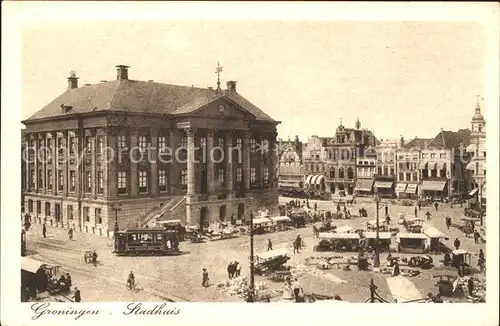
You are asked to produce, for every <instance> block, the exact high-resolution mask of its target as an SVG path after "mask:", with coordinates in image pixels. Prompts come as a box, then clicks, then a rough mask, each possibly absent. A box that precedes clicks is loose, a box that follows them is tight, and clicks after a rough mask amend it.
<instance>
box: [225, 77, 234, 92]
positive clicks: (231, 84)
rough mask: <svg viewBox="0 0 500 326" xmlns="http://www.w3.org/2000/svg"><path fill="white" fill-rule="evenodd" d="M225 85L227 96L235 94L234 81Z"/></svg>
mask: <svg viewBox="0 0 500 326" xmlns="http://www.w3.org/2000/svg"><path fill="white" fill-rule="evenodd" d="M226 85H227V92H228V93H229V94H235V93H236V82H235V81H234V80H229V81H227V82H226Z"/></svg>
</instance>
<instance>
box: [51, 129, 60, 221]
mask: <svg viewBox="0 0 500 326" xmlns="http://www.w3.org/2000/svg"><path fill="white" fill-rule="evenodd" d="M51 136H52V193H53V194H54V195H57V193H58V189H57V165H58V164H59V162H58V161H57V155H56V154H57V133H55V132H52V133H51ZM50 206H51V207H52V206H54V204H51V205H50ZM54 214H55V213H54ZM51 216H52V217H55V215H51Z"/></svg>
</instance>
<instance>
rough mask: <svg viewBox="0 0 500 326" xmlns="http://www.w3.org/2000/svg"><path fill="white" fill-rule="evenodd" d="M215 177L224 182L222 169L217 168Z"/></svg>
mask: <svg viewBox="0 0 500 326" xmlns="http://www.w3.org/2000/svg"><path fill="white" fill-rule="evenodd" d="M217 179H218V180H219V182H220V183H224V169H218V170H217Z"/></svg>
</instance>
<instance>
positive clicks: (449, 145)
mask: <svg viewBox="0 0 500 326" xmlns="http://www.w3.org/2000/svg"><path fill="white" fill-rule="evenodd" d="M470 134H471V132H470V130H468V129H460V130H459V131H456V132H454V131H446V130H443V129H441V131H440V132H439V133H438V134H437V135H436V137H434V138H433V139H432V140H431V141H430V142H429V143H428V144H427V146H426V148H425V149H423V150H422V153H421V160H420V164H419V170H420V172H421V180H422V186H421V192H420V194H421V195H422V196H426V197H434V198H441V197H443V198H446V197H452V196H464V195H466V194H467V192H468V190H469V189H470V188H471V184H470V173H469V172H468V171H467V170H466V164H467V162H468V161H469V158H468V155H467V153H466V147H467V146H468V144H469V143H470Z"/></svg>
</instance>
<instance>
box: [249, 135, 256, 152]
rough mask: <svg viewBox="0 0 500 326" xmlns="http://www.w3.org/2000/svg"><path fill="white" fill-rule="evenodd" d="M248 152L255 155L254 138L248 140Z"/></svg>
mask: <svg viewBox="0 0 500 326" xmlns="http://www.w3.org/2000/svg"><path fill="white" fill-rule="evenodd" d="M250 152H252V153H255V138H252V139H250Z"/></svg>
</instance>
